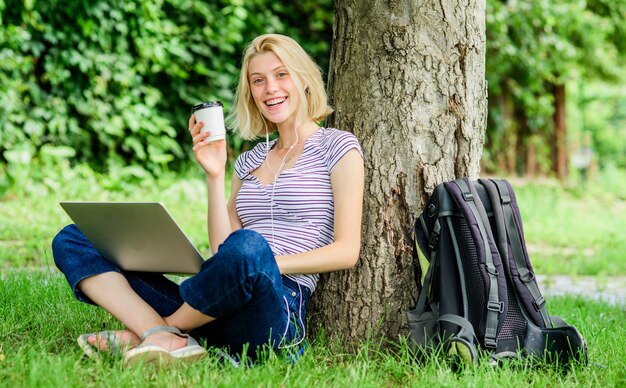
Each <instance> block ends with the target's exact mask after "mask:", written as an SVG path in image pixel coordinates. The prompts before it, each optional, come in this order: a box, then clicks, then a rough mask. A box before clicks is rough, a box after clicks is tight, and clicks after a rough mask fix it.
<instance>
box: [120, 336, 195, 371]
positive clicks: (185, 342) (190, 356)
mask: <svg viewBox="0 0 626 388" xmlns="http://www.w3.org/2000/svg"><path fill="white" fill-rule="evenodd" d="M141 340H142V342H141V344H140V345H138V346H136V347H134V348H132V349H130V350H129V351H127V352H125V353H124V362H125V364H126V365H127V366H134V365H137V364H158V365H167V364H170V363H178V362H182V361H185V362H193V361H197V360H199V359H200V358H202V357H204V356H205V355H206V349H204V348H203V347H202V346H200V345H199V344H198V342H197V341H196V340H195V339H193V338H192V337H190V336H189V335H187V334H183V333H181V331H180V330H179V329H177V328H175V327H172V326H155V327H153V328H152V329H149V330H146V331H145V332H144V333H143V335H142V336H141Z"/></svg>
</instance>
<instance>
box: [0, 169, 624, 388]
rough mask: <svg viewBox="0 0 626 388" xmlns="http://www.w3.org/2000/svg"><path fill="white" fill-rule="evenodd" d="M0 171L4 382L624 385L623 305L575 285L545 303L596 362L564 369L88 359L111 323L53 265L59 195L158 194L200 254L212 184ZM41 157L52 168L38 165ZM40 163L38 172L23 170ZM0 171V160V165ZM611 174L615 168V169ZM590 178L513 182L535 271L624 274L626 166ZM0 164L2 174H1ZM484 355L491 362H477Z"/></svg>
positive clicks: (399, 348) (363, 347) (355, 359)
mask: <svg viewBox="0 0 626 388" xmlns="http://www.w3.org/2000/svg"><path fill="white" fill-rule="evenodd" d="M41 167H42V166H34V167H29V168H30V169H25V170H23V171H22V170H16V171H11V172H10V173H11V174H10V176H11V179H12V181H9V180H7V179H4V180H3V177H2V176H0V386H7V387H9V386H10V387H14V386H103V385H106V386H139V385H141V386H143V385H152V386H201V385H211V386H212V385H217V386H250V385H254V386H311V385H324V386H359V387H361V386H365V387H367V386H372V387H373V386H375V387H378V386H420V387H421V386H428V385H433V386H481V387H482V386H492V385H498V386H511V387H518V386H542V387H543V386H579V385H580V386H625V385H626V376H625V373H626V372H625V371H626V365H625V363H624V360H626V347H624V346H623V344H624V343H626V327H625V326H624V324H623V322H624V319H625V318H626V311H625V310H624V308H623V307H619V306H611V305H607V304H604V303H602V302H594V301H590V300H584V299H581V298H576V297H558V298H557V297H554V298H549V300H548V307H549V311H550V312H551V314H554V315H560V316H562V317H563V318H565V320H566V321H568V322H569V323H571V324H573V325H575V326H577V327H578V328H579V330H580V331H581V332H582V333H583V335H584V336H585V337H586V339H587V342H588V345H589V357H590V365H589V366H588V367H581V366H577V367H575V368H574V369H573V370H571V371H570V372H569V373H563V372H559V371H557V370H554V369H551V368H548V367H537V366H532V365H526V364H524V363H523V362H513V363H510V364H505V365H502V366H500V367H496V368H494V367H490V366H488V362H483V363H481V364H480V365H479V366H478V367H476V368H470V369H467V370H463V371H461V372H458V373H455V372H453V371H451V370H450V369H449V368H448V366H447V365H446V364H445V362H443V361H442V360H441V359H440V358H434V359H433V360H431V361H430V362H428V363H426V364H425V365H418V364H416V363H414V362H413V361H412V360H411V359H410V357H409V355H408V354H409V352H408V351H407V349H406V345H402V344H400V345H397V344H395V345H390V344H384V345H381V344H380V343H377V342H374V341H367V340H364V341H363V342H362V343H361V344H359V345H358V347H357V348H356V349H352V350H347V349H351V348H349V347H348V346H346V345H342V344H339V343H336V342H327V340H326V339H325V338H324V337H323V335H322V336H319V337H318V338H316V339H315V340H314V342H313V343H312V344H311V347H310V348H309V350H308V351H307V352H306V354H305V355H304V357H302V358H301V360H300V361H299V362H297V363H296V364H292V363H289V362H288V361H287V360H286V359H284V358H283V357H280V356H276V355H270V357H269V358H268V360H267V361H266V362H264V363H262V364H259V365H257V366H255V367H242V368H233V367H230V366H227V365H223V364H221V363H220V362H219V360H218V359H217V358H215V357H207V358H206V359H205V360H203V361H202V362H200V363H198V364H195V365H192V366H177V367H174V368H172V369H151V368H136V369H124V368H123V366H122V363H121V362H120V360H119V359H113V358H109V359H104V360H102V361H99V362H94V361H92V360H89V359H86V358H84V357H83V356H82V353H81V351H80V349H79V348H78V346H77V345H76V343H75V339H76V338H77V337H78V336H79V335H80V334H82V333H86V332H94V331H100V330H104V329H112V328H119V327H120V323H119V322H117V321H116V320H115V319H113V318H111V317H110V316H109V315H108V314H106V313H105V312H103V311H102V310H100V309H98V308H95V307H92V306H87V305H84V304H81V303H78V302H76V301H75V300H74V299H73V297H72V296H71V294H70V290H69V287H68V286H67V284H66V283H65V281H64V279H63V277H62V275H60V273H59V272H58V271H57V270H56V268H54V264H53V263H52V256H51V251H50V241H51V239H52V237H53V236H54V234H55V233H56V232H57V231H58V230H59V229H60V228H61V227H62V226H63V225H65V224H67V223H69V222H70V220H69V218H68V217H67V215H65V213H64V212H63V210H62V209H61V208H60V206H59V205H58V202H59V201H61V200H115V201H159V202H162V203H163V204H164V205H165V206H166V207H167V208H168V209H169V211H170V213H171V214H172V215H173V217H174V218H175V219H176V221H177V222H178V223H179V224H180V225H181V227H182V229H183V230H184V231H185V232H186V233H187V235H188V236H189V237H190V239H191V240H192V241H193V242H194V243H195V244H196V245H197V246H198V247H199V249H200V250H201V251H203V252H204V253H208V251H209V246H208V242H207V238H206V188H205V183H204V179H203V176H202V174H201V172H200V171H199V169H198V168H193V169H191V170H190V172H187V173H183V174H178V175H176V174H173V173H166V174H164V175H163V176H161V177H159V179H158V180H157V179H154V178H151V177H149V176H142V175H141V174H137V175H133V174H134V172H133V171H127V172H126V175H125V178H124V179H121V178H120V177H119V176H102V175H98V174H95V173H93V172H92V171H90V170H87V169H84V168H80V167H79V168H74V169H66V168H61V169H59V168H55V167H50V166H48V167H49V168H41ZM43 167H46V166H43ZM35 171H37V174H38V175H37V177H36V179H31V178H32V177H33V174H34V172H35ZM0 172H2V171H0ZM611 174H612V175H611ZM611 174H609V175H602V176H601V177H598V178H597V180H595V181H592V182H589V183H588V184H587V186H586V189H585V188H582V187H572V188H567V189H564V188H562V187H561V186H559V185H557V184H555V182H553V181H541V182H537V181H534V182H529V181H517V180H515V179H513V180H512V183H513V185H514V187H515V189H516V193H517V195H518V200H519V203H520V207H521V211H522V215H523V218H524V225H525V231H526V237H527V242H528V245H529V247H530V248H531V259H532V262H533V265H534V267H535V269H536V272H537V273H540V274H579V275H596V276H612V275H620V276H624V275H626V260H624V253H623V252H626V241H625V240H626V239H625V238H624V233H623V231H624V230H626V216H625V214H624V209H625V203H626V197H625V195H624V193H626V187H625V185H626V183H625V182H626V176H625V174H624V173H623V172H619V171H617V172H616V171H613V172H612V173H611ZM0 175H1V174H0ZM483 361H486V360H483Z"/></svg>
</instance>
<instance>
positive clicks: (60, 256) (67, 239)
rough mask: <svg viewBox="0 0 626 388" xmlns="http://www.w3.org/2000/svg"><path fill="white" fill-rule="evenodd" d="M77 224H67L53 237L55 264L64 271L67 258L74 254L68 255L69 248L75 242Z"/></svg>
mask: <svg viewBox="0 0 626 388" xmlns="http://www.w3.org/2000/svg"><path fill="white" fill-rule="evenodd" d="M77 229H78V228H77V227H76V225H74V224H71V225H66V226H65V227H64V228H63V229H61V230H60V231H59V233H57V234H56V236H54V238H53V239H52V257H53V258H54V264H56V266H57V268H59V269H60V270H61V271H62V267H63V263H64V262H65V261H66V260H67V259H71V258H73V257H74V255H71V254H70V255H68V254H67V251H68V248H69V247H70V246H71V245H72V244H73V243H74V242H75V240H76V239H75V237H74V236H75V235H76V230H77Z"/></svg>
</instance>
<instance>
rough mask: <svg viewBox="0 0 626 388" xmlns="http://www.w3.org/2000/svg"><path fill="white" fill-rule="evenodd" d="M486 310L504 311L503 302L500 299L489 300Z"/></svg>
mask: <svg viewBox="0 0 626 388" xmlns="http://www.w3.org/2000/svg"><path fill="white" fill-rule="evenodd" d="M487 310H489V311H495V312H498V313H500V314H502V313H503V312H504V302H502V301H499V302H494V301H491V300H490V301H489V302H488V303H487Z"/></svg>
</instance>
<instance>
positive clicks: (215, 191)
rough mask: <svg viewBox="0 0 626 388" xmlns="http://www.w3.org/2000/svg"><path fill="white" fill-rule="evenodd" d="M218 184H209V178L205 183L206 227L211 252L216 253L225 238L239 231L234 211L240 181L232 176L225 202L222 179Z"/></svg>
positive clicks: (235, 211)
mask: <svg viewBox="0 0 626 388" xmlns="http://www.w3.org/2000/svg"><path fill="white" fill-rule="evenodd" d="M221 182H222V184H219V182H211V178H209V181H208V183H207V186H208V213H207V227H208V234H209V244H211V251H212V252H213V253H215V252H217V248H218V247H219V246H220V244H221V243H223V242H224V240H226V238H227V237H228V236H229V235H230V234H231V233H232V232H234V231H235V230H237V229H241V221H240V220H239V217H238V216H237V210H236V209H235V200H236V198H237V193H238V192H239V189H240V188H241V180H240V179H239V178H238V177H237V175H235V174H233V178H232V181H231V189H230V198H229V199H228V202H226V193H225V192H224V179H223V178H222V180H221Z"/></svg>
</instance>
